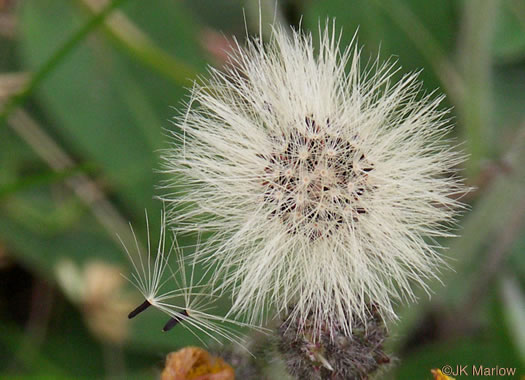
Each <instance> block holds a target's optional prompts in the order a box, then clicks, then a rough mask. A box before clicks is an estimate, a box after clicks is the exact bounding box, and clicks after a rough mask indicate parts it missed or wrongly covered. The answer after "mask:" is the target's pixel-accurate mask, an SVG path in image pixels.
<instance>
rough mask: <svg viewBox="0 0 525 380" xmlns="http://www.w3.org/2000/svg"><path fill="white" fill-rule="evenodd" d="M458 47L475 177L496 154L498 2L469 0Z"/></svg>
mask: <svg viewBox="0 0 525 380" xmlns="http://www.w3.org/2000/svg"><path fill="white" fill-rule="evenodd" d="M464 4H465V5H464V8H463V22H462V30H461V35H460V43H459V46H458V58H459V64H460V65H461V73H462V76H463V78H464V81H465V92H464V94H463V98H462V99H461V101H460V102H459V106H458V115H459V118H460V119H459V120H460V121H461V124H462V128H463V129H462V130H463V134H464V138H465V140H466V144H467V148H468V153H469V154H470V160H469V161H468V162H467V173H468V175H469V177H471V178H472V177H473V176H475V175H476V174H477V173H478V172H479V170H480V168H481V162H482V160H483V159H484V158H486V157H487V155H489V154H491V153H493V152H491V149H490V142H491V140H492V137H493V136H491V134H490V127H491V125H492V122H493V120H491V116H492V107H491V103H492V99H491V94H492V55H491V44H492V35H493V29H494V28H493V26H494V20H495V15H496V14H497V11H498V4H499V2H498V1H494V0H466V1H465V2H464Z"/></svg>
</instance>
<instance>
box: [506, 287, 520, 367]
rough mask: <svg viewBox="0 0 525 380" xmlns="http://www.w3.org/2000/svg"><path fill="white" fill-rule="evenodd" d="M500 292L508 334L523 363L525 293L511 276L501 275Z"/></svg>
mask: <svg viewBox="0 0 525 380" xmlns="http://www.w3.org/2000/svg"><path fill="white" fill-rule="evenodd" d="M501 293H502V299H503V304H504V306H505V309H504V312H505V318H506V320H507V325H508V328H509V332H510V334H509V335H510V337H511V339H512V340H513V342H514V344H515V345H516V348H517V349H518V352H519V354H520V357H521V361H522V363H524V364H525V328H524V326H525V294H523V291H522V289H521V288H520V284H519V282H518V281H517V280H516V279H515V278H513V277H510V278H509V277H503V279H502V281H501Z"/></svg>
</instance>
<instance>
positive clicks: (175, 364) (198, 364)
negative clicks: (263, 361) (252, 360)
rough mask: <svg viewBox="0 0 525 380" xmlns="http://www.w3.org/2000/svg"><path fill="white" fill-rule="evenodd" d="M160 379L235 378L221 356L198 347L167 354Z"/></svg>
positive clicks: (199, 379) (231, 379)
mask: <svg viewBox="0 0 525 380" xmlns="http://www.w3.org/2000/svg"><path fill="white" fill-rule="evenodd" d="M161 378H162V380H235V372H234V370H233V368H232V367H230V366H229V365H228V364H227V363H226V362H225V361H224V360H222V359H221V358H218V357H215V356H212V355H210V354H209V353H208V352H207V351H205V350H203V349H202V348H198V347H186V348H183V349H181V350H179V351H177V352H172V353H170V354H168V356H167V358H166V366H165V367H164V370H163V371H162V377H161Z"/></svg>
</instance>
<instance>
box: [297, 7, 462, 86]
mask: <svg viewBox="0 0 525 380" xmlns="http://www.w3.org/2000/svg"><path fill="white" fill-rule="evenodd" d="M310 4H311V5H310V6H309V7H308V8H307V9H306V14H305V24H306V26H307V27H308V28H309V29H310V30H313V31H315V30H317V25H318V23H319V22H321V24H324V21H325V20H326V19H327V18H334V17H336V23H337V26H338V27H342V28H343V38H342V42H343V45H346V44H348V43H349V42H350V40H351V38H352V37H353V35H354V32H355V31H356V30H358V38H359V40H358V42H359V45H360V46H364V49H365V52H366V54H364V55H363V59H364V61H367V60H368V57H370V58H371V59H374V58H375V56H376V55H377V53H378V52H379V51H380V52H381V56H382V58H383V59H386V58H389V57H391V56H392V55H393V56H395V58H396V59H397V60H398V62H399V64H400V65H401V66H402V67H403V72H407V71H417V70H420V69H422V68H424V67H425V68H427V67H435V66H433V64H434V62H433V60H434V59H436V57H435V51H436V50H437V51H442V52H443V54H444V55H445V57H447V56H448V55H449V54H450V53H451V51H452V49H453V47H454V38H455V37H454V35H455V24H456V21H457V20H456V12H455V7H456V3H455V2H453V1H451V0H444V1H436V2H433V3H432V6H428V4H427V3H426V2H422V1H418V0H402V1H401V0H386V1H369V0H356V1H346V0H325V1H312V2H311V3H310ZM392 8H396V10H397V11H398V12H393V11H392ZM407 14H408V15H409V16H410V17H413V18H414V19H415V20H417V22H418V23H419V24H420V25H421V26H422V27H423V28H424V30H425V32H424V34H425V36H427V35H428V36H431V38H430V41H432V44H433V45H431V44H428V43H420V42H419V41H418V40H417V38H420V37H421V34H422V33H421V32H418V33H414V31H412V32H410V27H414V24H413V23H412V24H410V27H408V25H407V27H408V28H405V27H404V25H406V21H405V20H403V19H402V18H400V17H402V16H406V15H407ZM314 34H315V33H314ZM421 78H422V79H423V80H424V81H425V88H427V89H434V88H436V87H439V86H440V84H441V82H440V79H439V75H438V73H436V72H435V71H433V70H427V69H425V70H423V72H422V73H421Z"/></svg>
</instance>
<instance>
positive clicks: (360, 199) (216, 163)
mask: <svg viewBox="0 0 525 380" xmlns="http://www.w3.org/2000/svg"><path fill="white" fill-rule="evenodd" d="M339 42H340V35H337V33H336V32H335V26H333V27H332V28H329V27H326V28H324V29H322V28H320V43H319V46H318V47H317V46H315V47H314V44H313V42H312V36H311V34H302V33H299V32H295V31H292V33H291V34H290V33H287V32H286V31H285V30H284V29H282V28H274V30H273V34H272V38H271V40H270V41H268V43H267V44H263V42H262V41H261V40H254V41H251V42H249V43H248V46H247V47H246V48H241V47H239V46H237V48H238V51H237V52H236V53H233V54H232V56H231V62H230V65H229V66H227V67H226V68H225V69H224V70H223V71H220V70H216V69H213V68H212V69H210V77H209V78H208V79H203V80H200V81H199V82H198V83H196V84H195V85H194V87H193V90H192V93H191V99H190V102H189V104H188V107H187V111H186V113H185V115H184V116H183V117H180V118H178V119H177V120H176V121H175V125H176V126H177V127H178V129H179V131H176V132H174V133H173V136H174V139H175V141H174V143H173V145H172V147H171V148H170V149H168V150H167V151H166V153H165V155H164V165H165V170H166V172H167V173H169V175H170V178H171V180H170V181H169V183H167V184H166V187H167V188H169V189H170V191H171V193H170V194H168V195H166V196H165V197H164V199H165V200H166V201H167V204H168V207H169V208H170V210H171V212H170V215H169V216H168V222H169V223H170V224H171V226H173V228H174V230H175V231H177V233H186V232H191V231H193V230H195V228H196V226H198V228H199V229H200V230H202V231H209V232H211V233H212V234H211V237H210V238H209V240H208V241H207V245H206V248H205V249H203V250H201V255H202V256H201V257H202V258H203V259H205V260H208V261H209V262H210V263H211V264H212V265H215V266H216V269H217V271H216V275H215V278H214V280H215V286H216V289H220V290H224V289H227V288H229V289H231V290H232V291H233V293H232V294H233V297H234V304H233V308H232V312H234V313H240V314H243V313H245V314H247V315H248V317H249V319H250V321H251V322H255V321H258V320H259V318H261V316H265V315H267V311H268V310H271V311H273V312H274V313H277V314H279V315H286V316H288V317H290V318H299V320H302V321H306V320H309V321H310V322H309V323H311V321H313V324H314V326H315V327H316V328H321V327H322V328H326V327H327V326H328V327H329V328H330V327H334V328H335V327H338V328H339V329H340V330H344V331H346V332H347V333H350V331H351V326H352V321H354V320H355V318H360V319H362V320H364V319H365V318H366V315H367V314H368V313H369V312H370V310H371V308H372V307H373V308H374V309H376V310H378V311H379V312H380V313H381V315H382V316H383V317H384V318H395V313H394V310H393V306H394V305H395V304H396V303H397V302H398V301H401V300H411V299H413V298H415V297H414V293H413V291H412V285H413V283H416V284H419V285H420V286H422V287H424V288H425V289H426V286H425V280H427V279H428V278H429V277H436V273H437V271H438V270H439V268H440V267H441V266H442V265H443V260H442V259H441V258H440V256H439V254H438V252H437V250H438V248H439V246H438V244H437V243H436V242H435V240H434V239H435V238H437V237H444V236H451V233H450V228H449V226H450V225H451V223H452V222H453V217H454V213H455V212H454V209H456V208H457V206H461V204H460V203H459V202H458V201H457V200H454V198H455V197H454V196H455V195H456V194H458V193H460V192H462V191H463V185H462V184H461V181H460V180H459V179H458V178H457V176H456V174H455V169H454V168H455V167H456V166H457V165H458V164H459V163H461V162H462V161H463V157H462V156H461V155H460V154H458V153H456V152H454V151H453V149H452V148H450V147H449V146H448V144H447V141H446V140H445V135H446V134H447V132H448V130H449V129H450V124H449V120H448V119H447V118H446V114H447V111H446V110H442V109H440V107H439V104H440V102H441V101H442V99H443V96H438V97H436V96H433V95H432V94H430V95H428V94H426V95H425V94H421V84H420V82H419V81H418V79H417V74H407V75H405V76H403V77H402V78H401V79H400V80H399V81H398V82H397V83H394V81H393V79H392V76H393V75H394V74H395V73H396V72H397V69H396V68H395V67H394V66H393V65H392V64H391V63H385V64H380V63H378V61H375V62H372V64H371V65H368V68H367V69H364V70H362V69H361V68H360V50H359V49H358V48H357V47H356V46H355V42H352V44H351V45H350V46H349V47H347V48H346V49H345V50H344V51H343V52H341V51H340V49H339ZM305 323H306V322H305ZM330 331H331V330H330Z"/></svg>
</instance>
